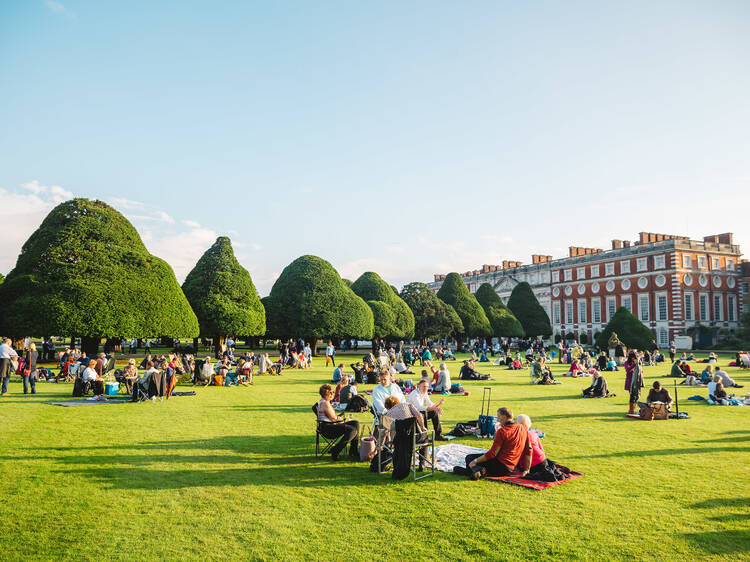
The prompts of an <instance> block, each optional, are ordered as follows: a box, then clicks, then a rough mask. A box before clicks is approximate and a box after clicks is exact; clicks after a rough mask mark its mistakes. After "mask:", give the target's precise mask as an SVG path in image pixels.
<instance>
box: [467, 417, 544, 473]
mask: <svg viewBox="0 0 750 562" xmlns="http://www.w3.org/2000/svg"><path fill="white" fill-rule="evenodd" d="M497 419H498V421H499V422H500V427H499V428H498V429H497V431H496V432H495V438H494V439H493V441H492V446H491V447H490V449H489V450H488V451H486V452H485V453H482V454H481V455H480V454H471V455H466V459H465V461H464V462H465V463H466V467H462V466H456V467H454V468H453V472H454V473H456V474H463V475H465V476H468V477H469V478H470V479H471V480H479V479H480V478H482V477H483V476H508V475H510V473H511V472H513V470H514V469H516V467H518V468H519V469H520V470H521V476H522V477H523V476H526V475H527V474H528V473H529V469H530V468H531V459H532V453H533V449H532V447H531V440H530V439H529V431H528V429H527V428H526V426H525V425H521V424H518V423H515V422H514V421H513V411H512V410H510V409H509V408H498V410H497Z"/></svg>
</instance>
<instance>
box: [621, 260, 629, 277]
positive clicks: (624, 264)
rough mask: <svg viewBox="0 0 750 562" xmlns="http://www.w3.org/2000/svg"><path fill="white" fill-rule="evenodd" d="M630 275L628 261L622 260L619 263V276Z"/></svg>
mask: <svg viewBox="0 0 750 562" xmlns="http://www.w3.org/2000/svg"><path fill="white" fill-rule="evenodd" d="M626 273H630V260H623V261H621V262H620V275H625V274H626Z"/></svg>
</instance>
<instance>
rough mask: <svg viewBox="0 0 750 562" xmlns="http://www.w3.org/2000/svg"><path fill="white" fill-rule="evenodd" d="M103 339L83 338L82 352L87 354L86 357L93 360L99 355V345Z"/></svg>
mask: <svg viewBox="0 0 750 562" xmlns="http://www.w3.org/2000/svg"><path fill="white" fill-rule="evenodd" d="M101 341H102V339H101V338H92V337H91V336H83V337H81V351H85V352H86V357H88V358H90V359H93V358H95V357H96V356H97V354H98V353H99V343H100V342H101Z"/></svg>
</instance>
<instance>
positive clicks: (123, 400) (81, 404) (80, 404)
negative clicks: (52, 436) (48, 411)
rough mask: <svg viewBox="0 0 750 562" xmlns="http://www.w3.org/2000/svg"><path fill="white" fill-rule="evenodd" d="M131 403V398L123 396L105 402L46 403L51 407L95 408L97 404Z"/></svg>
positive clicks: (80, 400)
mask: <svg viewBox="0 0 750 562" xmlns="http://www.w3.org/2000/svg"><path fill="white" fill-rule="evenodd" d="M128 402H130V396H123V397H121V398H120V397H118V398H107V399H105V400H92V399H90V398H83V399H77V400H60V401H57V402H45V404H49V405H51V406H93V405H95V404H127V403H128Z"/></svg>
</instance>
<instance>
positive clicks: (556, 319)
mask: <svg viewBox="0 0 750 562" xmlns="http://www.w3.org/2000/svg"><path fill="white" fill-rule="evenodd" d="M560 310H561V309H560V301H555V302H553V303H552V323H553V324H559V323H560Z"/></svg>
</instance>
